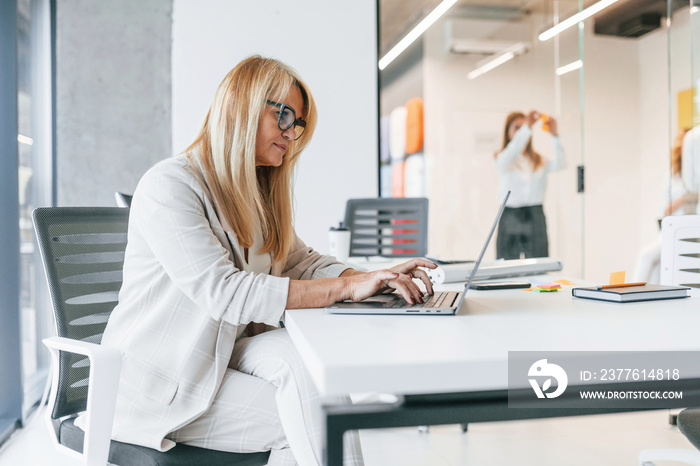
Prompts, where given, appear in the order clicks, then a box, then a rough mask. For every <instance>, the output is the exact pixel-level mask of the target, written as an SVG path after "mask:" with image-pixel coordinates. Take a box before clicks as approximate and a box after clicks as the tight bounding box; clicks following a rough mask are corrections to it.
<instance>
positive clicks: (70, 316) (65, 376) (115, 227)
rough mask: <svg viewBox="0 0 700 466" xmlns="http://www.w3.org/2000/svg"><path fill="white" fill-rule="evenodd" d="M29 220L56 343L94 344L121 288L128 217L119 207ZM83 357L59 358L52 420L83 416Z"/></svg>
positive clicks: (59, 210)
mask: <svg viewBox="0 0 700 466" xmlns="http://www.w3.org/2000/svg"><path fill="white" fill-rule="evenodd" d="M32 218H33V220H34V229H35V232H36V236H37V241H38V244H39V250H40V252H41V258H42V261H43V263H44V271H45V272H46V280H47V282H48V286H49V292H50V294H51V302H52V305H53V311H54V318H55V323H56V333H57V335H58V336H59V337H65V338H71V339H74V340H83V341H87V342H90V343H96V344H99V343H100V342H101V341H102V333H103V332H104V329H105V327H106V325H107V320H108V319H109V316H110V314H111V312H112V310H113V309H114V307H115V306H116V304H117V299H118V294H119V289H120V288H121V284H122V266H123V264H124V250H125V249H126V238H127V224H128V220H129V211H128V210H127V209H122V208H119V207H47V208H38V209H35V210H34V212H33V214H32ZM89 375H90V365H89V361H88V359H87V357H85V356H81V355H77V354H73V353H68V352H63V351H62V352H61V355H60V358H59V368H58V377H59V388H58V393H59V395H58V397H57V400H56V404H55V406H54V410H53V413H52V417H53V418H54V419H58V418H60V417H64V416H68V415H72V414H76V413H79V412H81V411H84V410H85V404H86V399H87V384H88V378H89Z"/></svg>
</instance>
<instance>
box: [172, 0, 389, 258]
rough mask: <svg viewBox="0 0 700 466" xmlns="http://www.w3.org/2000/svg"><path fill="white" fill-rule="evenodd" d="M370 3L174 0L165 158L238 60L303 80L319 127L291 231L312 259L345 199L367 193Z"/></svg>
mask: <svg viewBox="0 0 700 466" xmlns="http://www.w3.org/2000/svg"><path fill="white" fill-rule="evenodd" d="M376 44H377V38H376V2H375V1H373V0H359V1H354V2H345V3H338V2H327V1H323V0H300V1H296V2H288V1H281V0H266V1H259V2H248V1H226V0H175V2H174V13H173V76H172V80H173V87H172V88H173V150H174V152H175V153H179V152H181V151H182V150H184V149H185V148H186V147H187V146H188V145H189V143H190V142H191V141H192V140H193V139H194V137H195V135H196V133H197V131H198V130H199V127H200V125H201V123H202V121H203V120H204V116H205V114H206V111H207V108H208V107H209V104H210V102H211V99H212V97H213V96H214V92H215V90H216V87H217V86H218V84H219V82H220V81H221V79H223V77H224V76H225V74H226V73H227V72H228V71H229V70H230V69H231V68H232V67H233V66H235V65H236V63H238V62H239V61H240V60H242V59H243V58H245V57H247V56H249V55H253V54H260V55H263V56H270V57H274V58H278V59H280V60H282V61H284V62H286V63H287V64H289V65H291V66H292V67H293V68H295V69H296V70H297V71H298V72H299V73H300V75H301V76H302V77H303V78H304V80H305V81H306V82H307V84H308V85H309V86H310V87H311V90H312V92H313V95H314V99H315V100H316V104H317V105H318V112H319V124H318V126H317V128H316V133H315V135H314V139H313V141H312V143H311V145H310V146H309V148H308V149H307V150H306V151H305V152H304V154H303V155H302V157H301V161H300V163H299V169H298V174H297V178H296V188H295V195H296V201H297V202H296V222H295V224H296V229H297V233H298V234H299V236H300V237H301V238H302V239H303V240H304V241H305V242H306V243H307V244H309V245H310V246H313V247H314V248H316V249H317V250H319V251H321V252H327V251H328V233H327V232H328V228H329V227H330V226H331V225H332V224H335V223H337V222H338V221H340V220H342V218H343V216H344V212H345V202H346V200H347V199H349V198H357V197H376V196H377V195H378V192H377V182H378V181H377V170H378V169H377V159H378V155H377V150H378V142H377V126H378V125H377V99H378V97H377V53H376V50H377V45H376Z"/></svg>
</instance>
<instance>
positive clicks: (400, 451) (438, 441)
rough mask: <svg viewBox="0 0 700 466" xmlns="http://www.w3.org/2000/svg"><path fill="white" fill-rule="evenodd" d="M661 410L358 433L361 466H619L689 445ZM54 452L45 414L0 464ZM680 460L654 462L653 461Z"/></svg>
mask: <svg viewBox="0 0 700 466" xmlns="http://www.w3.org/2000/svg"><path fill="white" fill-rule="evenodd" d="M667 419H668V412H667V411H651V412H644V413H630V414H615V415H605V416H582V417H576V418H564V419H544V420H537V421H518V422H500V423H485V424H472V425H470V427H469V432H468V433H467V434H462V433H461V431H460V428H459V426H433V427H431V428H430V431H429V433H421V432H419V431H418V430H417V429H416V428H406V429H386V430H372V431H363V432H362V433H361V438H362V446H363V449H364V452H365V460H366V464H367V466H394V465H401V466H454V465H467V466H471V465H475V466H496V465H498V466H501V465H517V466H529V465H533V466H534V465H537V466H550V465H551V466H562V465H565V466H579V465H581V466H583V465H586V466H590V465H610V466H613V465H614V466H621V465H630V466H634V465H636V464H637V457H638V455H639V452H640V451H641V450H643V449H648V448H688V449H692V446H691V445H690V444H689V443H688V441H687V440H685V438H684V437H683V435H681V434H680V432H678V430H677V429H676V428H674V427H671V426H669V424H668V420H667ZM78 464H79V463H78V462H77V461H74V460H71V459H68V458H66V457H64V456H62V455H58V454H56V453H55V452H54V450H53V446H52V445H51V441H50V439H49V436H48V430H47V427H46V424H45V422H44V419H43V418H41V419H36V420H35V421H34V422H33V423H31V424H30V425H29V427H28V428H27V429H25V430H24V431H23V432H21V433H19V435H15V436H14V437H13V438H12V439H11V440H10V441H9V442H8V444H7V445H5V446H3V447H2V449H1V450H0V466H33V465H51V466H76V465H78ZM677 464H679V463H671V462H663V461H660V462H657V463H656V465H657V466H664V465H668V466H671V465H677Z"/></svg>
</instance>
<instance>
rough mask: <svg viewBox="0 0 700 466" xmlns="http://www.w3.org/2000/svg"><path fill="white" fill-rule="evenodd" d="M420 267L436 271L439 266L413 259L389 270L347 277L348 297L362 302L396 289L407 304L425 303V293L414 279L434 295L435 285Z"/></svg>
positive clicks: (423, 260)
mask: <svg viewBox="0 0 700 466" xmlns="http://www.w3.org/2000/svg"><path fill="white" fill-rule="evenodd" d="M418 267H427V268H430V269H434V268H436V267H437V265H435V264H433V263H432V262H430V261H427V260H425V259H413V260H410V261H408V262H404V263H403V264H399V265H397V266H395V267H392V268H391V269H389V270H378V271H376V272H369V273H365V274H357V275H350V276H347V277H345V280H346V283H347V284H346V293H345V294H346V296H348V299H351V300H353V301H362V300H363V299H366V298H369V297H370V296H373V295H375V294H377V293H378V292H382V291H386V290H389V289H392V288H393V289H395V290H396V291H398V292H399V293H400V294H401V296H402V297H403V299H405V300H406V302H407V303H410V304H416V303H422V302H423V292H422V291H421V290H420V288H418V285H416V284H415V282H414V281H413V278H419V279H420V280H422V281H423V283H425V287H426V288H427V290H428V293H430V294H433V284H432V283H431V282H430V279H429V278H428V274H427V273H426V272H425V271H424V270H420V269H419V268H418Z"/></svg>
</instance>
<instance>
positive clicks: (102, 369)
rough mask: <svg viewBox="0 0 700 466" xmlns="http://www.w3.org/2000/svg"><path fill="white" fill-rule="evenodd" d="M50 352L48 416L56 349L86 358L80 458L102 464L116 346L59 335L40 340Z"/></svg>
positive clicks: (113, 397)
mask: <svg viewBox="0 0 700 466" xmlns="http://www.w3.org/2000/svg"><path fill="white" fill-rule="evenodd" d="M43 343H44V345H46V347H47V348H49V351H50V352H51V358H52V365H53V367H54V371H53V381H52V389H51V402H50V403H51V404H50V406H49V411H48V416H49V417H50V416H51V411H53V404H54V403H55V400H56V390H57V389H58V376H59V374H58V354H59V351H67V352H70V353H76V354H83V355H85V356H87V357H88V358H89V360H90V380H89V381H88V394H87V407H86V410H85V441H84V442H83V459H84V461H85V464H87V465H105V464H107V457H108V456H109V446H110V441H111V437H112V423H113V421H114V408H115V405H116V402H117V389H118V387H119V373H120V371H121V365H122V357H121V353H120V351H119V350H118V349H117V348H112V347H109V346H103V345H96V344H94V343H88V342H84V341H79V340H73V339H70V338H63V337H50V338H46V339H44V340H43Z"/></svg>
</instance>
